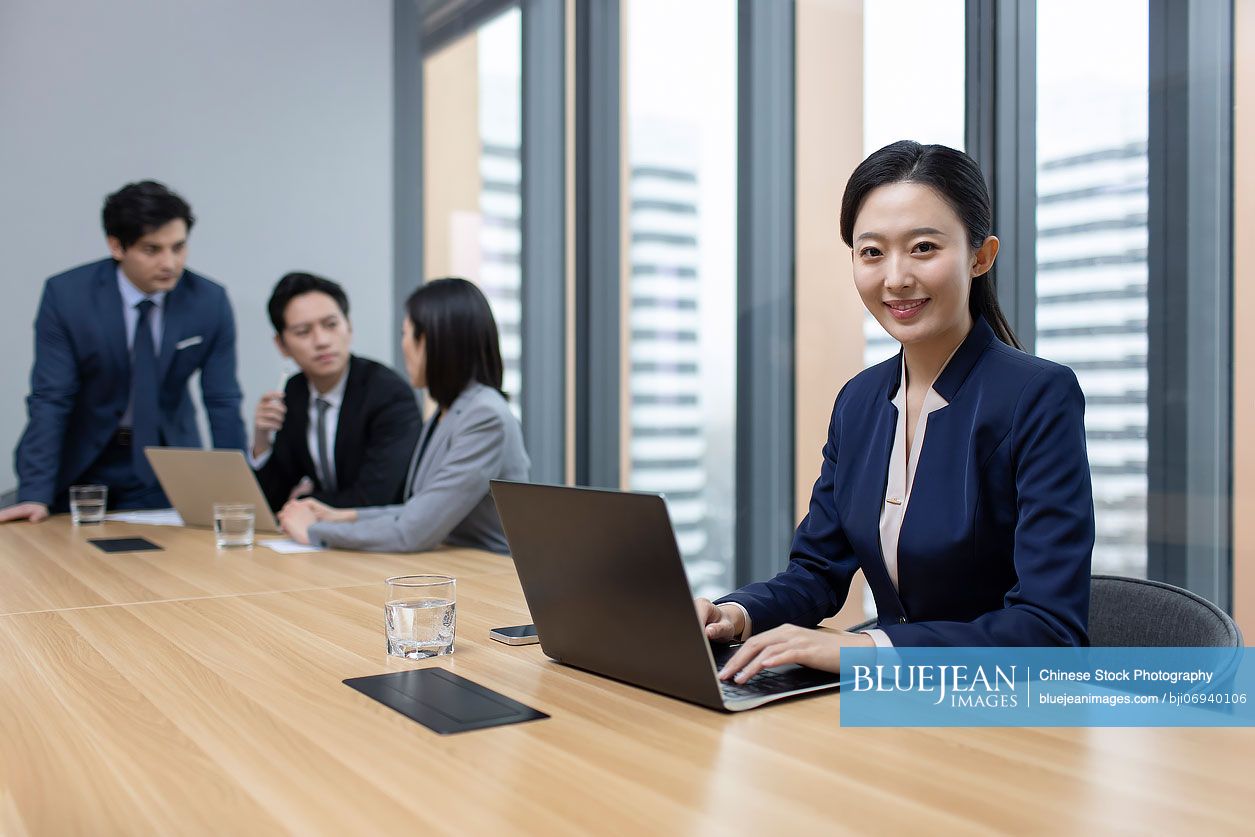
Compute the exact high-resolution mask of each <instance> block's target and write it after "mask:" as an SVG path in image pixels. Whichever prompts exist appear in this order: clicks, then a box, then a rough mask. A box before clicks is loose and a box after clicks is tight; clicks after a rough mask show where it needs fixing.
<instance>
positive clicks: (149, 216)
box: [100, 180, 196, 250]
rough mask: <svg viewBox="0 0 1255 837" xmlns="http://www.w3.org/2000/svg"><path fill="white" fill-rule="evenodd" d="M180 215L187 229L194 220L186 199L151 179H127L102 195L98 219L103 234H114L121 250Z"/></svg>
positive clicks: (110, 235)
mask: <svg viewBox="0 0 1255 837" xmlns="http://www.w3.org/2000/svg"><path fill="white" fill-rule="evenodd" d="M179 218H182V219H183V221H184V223H186V224H187V230H188V232H191V231H192V225H193V224H195V223H196V217H195V216H194V215H192V208H191V207H190V206H188V205H187V201H185V200H183V199H182V198H181V197H179V196H178V195H176V194H175V193H174V192H171V191H170V190H169V189H167V188H166V187H165V186H163V185H162V184H160V183H157V182H156V181H154V180H141V181H140V182H139V183H128V184H126V185H125V186H123V187H122V188H121V189H119V190H118V191H116V192H114V193H113V194H112V195H110V196H109V197H107V198H105V206H104V209H102V210H101V211H100V220H101V222H102V223H103V224H104V228H105V235H107V236H109V237H110V238H116V239H117V240H118V243H119V244H121V245H122V249H123V250H125V249H127V248H128V247H130V246H131V245H132V244H134V243H135V242H137V241H139V240H140V239H141V238H143V237H144V236H146V235H148V234H149V233H150V232H152V231H153V230H157V229H160V228H161V227H164V226H165V225H166V224H168V223H170V222H171V221H175V220H177V219H179Z"/></svg>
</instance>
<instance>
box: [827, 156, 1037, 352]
mask: <svg viewBox="0 0 1255 837" xmlns="http://www.w3.org/2000/svg"><path fill="white" fill-rule="evenodd" d="M891 183H919V184H920V185H922V186H928V187H930V188H931V189H932V190H933V191H934V192H936V193H937V194H938V195H940V196H941V199H942V200H944V201H945V202H946V203H947V204H949V205H950V208H951V209H953V210H954V213H955V214H956V215H958V216H959V220H960V221H962V222H963V226H965V227H966V228H967V238H968V242H969V243H970V245H971V247H972V249H973V250H975V249H976V248H978V247H980V246H981V244H983V243H984V242H985V239H986V238H988V237H989V235H990V233H991V232H992V231H993V207H992V206H991V202H990V200H989V190H988V189H986V188H985V178H984V177H982V176H981V173H980V167H979V166H978V165H976V161H975V160H973V159H972V158H971V157H969V156H967V155H966V154H964V153H963V152H962V151H955V150H954V149H953V148H948V147H946V146H944V145H920V144H919V143H918V142H912V141H911V140H901V141H899V142H895V143H893V144H892V145H886V146H885V147H884V148H882V149H880V150H879V151H876V152H874V153H873V154H872V155H871V156H870V157H868V158H867V159H866V160H864V161H863V162H861V163H859V164H858V168H856V169H855V170H854V174H852V175H850V181H849V182H848V183H846V185H845V195H844V196H843V197H842V198H841V238H842V239H844V240H845V243H846V245H847V246H849V247H853V246H854V219H855V218H856V217H857V216H858V212H859V210H860V209H861V208H862V206H863V201H864V200H866V199H867V196H868V194H870V193H871V191H872V190H873V189H876V188H878V187H880V186H887V185H889V184H891ZM967 305H968V309H969V310H970V311H971V312H972V317H973V318H975V317H984V318H985V321H986V322H988V323H989V325H990V327H991V328H992V329H993V330H994V334H996V335H997V336H998V339H999V340H1001V341H1002V342H1003V343H1006V344H1007V345H1010V346H1014V347H1016V348H1017V349H1023V348H1024V346H1023V344H1021V343H1020V341H1019V339H1018V338H1016V336H1015V332H1013V331H1012V330H1011V324H1010V323H1008V322H1007V318H1006V317H1005V316H1003V313H1002V309H1001V308H1000V307H999V306H998V287H997V285H996V284H995V283H994V274H993V270H992V269H990V270H989V271H988V272H987V273H985V274H984V275H983V276H978V277H976V278H975V279H973V280H972V291H971V294H970V295H969V296H968V300H967Z"/></svg>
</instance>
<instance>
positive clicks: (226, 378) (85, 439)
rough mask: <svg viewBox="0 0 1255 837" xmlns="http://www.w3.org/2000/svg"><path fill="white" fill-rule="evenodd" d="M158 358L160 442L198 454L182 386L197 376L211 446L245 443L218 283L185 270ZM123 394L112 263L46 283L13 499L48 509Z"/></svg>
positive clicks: (113, 426)
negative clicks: (193, 376)
mask: <svg viewBox="0 0 1255 837" xmlns="http://www.w3.org/2000/svg"><path fill="white" fill-rule="evenodd" d="M162 321H163V325H162V338H161V347H160V350H159V352H158V357H157V374H158V380H159V382H160V383H159V385H158V393H157V402H158V408H159V409H160V411H161V428H160V429H161V441H162V444H165V445H170V446H177V447H200V446H201V438H200V430H199V429H198V428H197V426H196V411H195V409H194V407H193V405H192V399H191V397H190V395H189V394H188V390H187V379H188V378H189V377H190V376H191V374H192V373H193V372H195V371H197V370H200V385H201V396H202V399H203V401H204V404H205V412H206V413H207V414H208V417H209V427H210V430H211V431H212V433H213V441H214V447H217V448H236V449H240V450H243V448H244V446H245V436H244V422H243V421H242V419H241V416H240V399H241V393H240V385H239V383H238V382H237V380H236V377H235V319H234V317H233V316H232V314H231V304H230V302H229V301H228V300H227V293H226V291H225V290H224V289H223V288H222V286H221V285H218V284H217V283H215V282H213V281H211V280H209V279H206V278H205V277H204V276H200V275H198V274H196V273H193V272H192V271H190V270H185V271H183V275H182V277H180V278H179V282H178V284H177V285H175V287H174V289H173V290H172V291H170V292H169V293H168V294H167V295H166V298H165V304H164V306H163V309H162ZM130 396H131V358H130V352H129V350H128V349H127V343H126V324H125V321H124V320H123V316H122V295H121V294H120V293H119V292H118V279H117V263H116V262H115V261H113V259H103V260H102V261H98V262H94V263H92V264H86V265H83V266H81V267H76V268H74V269H73V270H69V271H67V272H65V273H62V274H59V275H57V276H53V277H52V278H51V279H49V280H48V281H47V282H46V283H45V284H44V293H43V298H42V299H41V300H40V303H39V314H38V315H37V316H36V318H35V365H34V368H33V369H32V370H31V391H30V395H29V396H28V397H27V399H26V406H27V412H28V414H29V421H28V423H27V425H26V431H25V432H24V433H23V434H22V439H21V441H20V442H19V443H18V446H17V451H16V454H15V460H16V470H17V476H18V500H19V502H25V501H36V502H40V503H47V504H49V505H53V503H54V500H56V499H57V498H58V497H61V496H63V495H64V494H65V492H66V490H67V489H68V487H69V486H70V485H72V484H73V483H74V482H75V481H76V480H77V479H78V478H79V476H80V475H82V474H83V473H84V472H85V471H86V470H87V468H88V467H89V466H90V465H91V464H92V463H93V462H94V461H95V460H96V458H97V457H98V456H99V455H100V453H101V452H102V451H103V450H104V449H105V446H106V445H107V444H108V443H109V441H110V439H111V438H112V437H113V435H114V433H116V432H117V429H118V422H119V420H120V419H121V418H122V415H123V413H125V412H126V406H127V404H128V403H129V401H130Z"/></svg>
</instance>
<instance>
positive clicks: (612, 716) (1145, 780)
mask: <svg viewBox="0 0 1255 837" xmlns="http://www.w3.org/2000/svg"><path fill="white" fill-rule="evenodd" d="M135 535H139V536H143V537H147V538H149V539H150V540H152V541H154V542H156V543H158V544H160V545H161V546H163V547H165V550H164V551H161V552H141V553H128V554H112V555H107V554H104V553H102V552H99V551H98V550H97V549H95V548H94V547H93V546H91V545H90V544H88V543H87V542H86V539H87V538H89V537H102V536H105V537H109V536H135ZM418 572H442V573H450V574H453V575H456V576H457V578H458V625H457V637H458V638H457V651H456V653H455V654H453V655H452V656H451V657H446V658H442V659H441V660H439V661H427V662H413V663H412V662H408V661H405V660H398V659H394V658H391V657H388V656H387V655H386V654H385V653H384V640H383V607H382V601H383V584H382V581H383V579H384V578H385V577H386V576H389V575H396V574H402V573H418ZM526 621H528V616H527V610H526V607H525V605H524V601H523V597H522V594H521V592H520V590H519V585H518V580H517V578H516V577H515V574H514V570H513V567H512V564H511V563H510V560H509V559H508V558H503V557H501V556H496V555H490V554H487V553H480V552H474V551H468V550H449V551H439V552H432V553H425V554H419V555H405V556H399V555H364V554H352V553H342V552H327V553H320V554H302V555H280V554H277V553H274V552H272V551H270V550H268V549H265V548H261V547H258V548H256V549H254V550H252V551H229V552H218V551H216V550H215V549H214V546H213V539H212V536H211V534H210V533H209V532H206V531H203V530H193V529H177V528H167V527H154V526H135V525H127V524H119V523H106V524H104V525H103V526H94V527H83V528H81V529H74V528H73V527H71V526H70V525H69V522H68V520H66V519H64V518H56V519H53V520H50V521H47V522H45V523H42V524H38V525H32V524H27V523H21V524H10V525H6V526H0V833H3V834H26V833H30V834H110V833H127V834H142V833H159V834H187V833H208V832H213V833H232V834H244V833H249V834H252V833H281V832H300V833H341V834H344V833H365V832H369V831H376V830H383V829H392V830H399V829H402V828H405V829H407V830H413V831H414V832H415V833H423V832H428V831H438V832H454V831H457V832H463V833H474V834H478V833H488V832H492V833H501V832H506V833H509V832H543V833H570V832H598V833H601V832H613V833H630V832H646V831H654V832H657V831H662V830H665V832H667V833H685V832H698V831H701V832H714V831H716V830H720V829H722V828H724V827H727V828H730V829H732V830H733V831H734V832H737V833H739V832H743V831H751V830H753V831H764V832H770V833H814V832H816V831H823V832H825V833H832V832H844V831H848V832H866V831H876V832H891V833H898V832H905V831H907V830H908V829H910V830H919V829H923V830H924V831H925V832H926V833H937V832H973V831H978V832H979V831H984V832H994V831H999V832H1001V831H1013V832H1017V833H1020V832H1032V833H1044V832H1055V833H1064V832H1069V833H1070V832H1077V831H1080V830H1082V829H1086V830H1089V829H1094V828H1101V829H1104V830H1107V829H1110V830H1115V831H1119V832H1150V831H1153V832H1160V833H1163V832H1177V833H1186V832H1190V833H1200V832H1204V831H1220V832H1238V831H1242V830H1245V829H1249V828H1250V825H1251V822H1252V820H1255V794H1253V793H1252V787H1253V785H1252V775H1253V773H1252V765H1253V764H1255V730H1252V729H1230V730H1224V729H1214V730H1213V729H888V730H886V729H853V728H851V729H842V728H841V727H840V726H839V723H838V707H839V701H840V697H839V696H838V695H835V694H832V695H825V696H821V697H817V698H811V699H804V700H797V701H793V702H788V703H785V704H781V705H777V706H769V707H765V708H762V709H757V710H753V711H750V712H746V713H741V714H737V715H727V714H721V713H717V712H712V711H709V710H706V709H702V708H700V707H696V706H691V705H688V704H685V703H681V702H679V701H675V700H671V699H669V698H665V697H661V696H659V695H654V694H651V693H649V692H644V691H641V690H638V689H634V688H632V687H629V686H625V685H622V684H619V683H615V682H611V681H608V680H605V679H602V678H598V677H595V676H593V675H589V674H585V673H582V672H579V671H576V670H573V669H570V668H565V667H563V666H559V665H557V664H554V663H552V662H550V661H548V660H546V658H545V657H544V655H543V654H542V653H541V651H540V648H539V646H526V647H516V648H512V647H509V646H505V645H501V644H498V643H496V642H493V641H491V640H489V639H488V630H489V628H491V627H495V626H498V625H511V624H519V623H523V622H526ZM609 639H610V641H613V638H612V637H611V638H609ZM623 641H630V638H627V637H625V638H624V639H623ZM421 665H437V666H442V667H445V668H447V669H449V670H450V671H454V672H457V673H458V674H461V675H463V676H465V677H468V678H471V679H472V680H475V681H477V682H479V683H481V684H483V685H485V686H487V687H489V688H491V689H494V690H496V691H499V692H502V693H504V694H506V695H508V696H510V697H512V698H515V699H516V700H519V701H522V702H523V703H526V704H528V705H530V706H533V707H535V708H537V709H540V710H542V711H544V712H547V713H549V714H550V715H551V716H552V717H551V718H550V719H548V720H542V721H537V722H532V723H526V724H518V725H515V726H509V727H501V728H497V729H486V730H479V731H476V732H469V733H464V734H460V735H453V736H439V735H436V734H434V733H432V732H429V731H428V730H427V729H426V728H424V727H422V726H420V725H418V724H416V723H414V722H412V721H410V720H408V719H407V718H405V717H403V716H402V715H400V714H398V713H396V712H393V711H392V710H390V709H388V708H386V707H384V706H383V705H381V704H378V703H375V702H374V701H372V700H370V699H369V698H367V697H365V696H363V695H361V694H359V693H358V692H356V691H354V690H352V689H350V688H349V687H347V686H345V685H343V684H342V683H341V682H340V681H342V680H343V679H345V678H347V677H357V676H362V675H370V674H379V673H384V672H389V671H398V670H402V669H406V668H413V667H417V666H421ZM1248 833H1249V832H1248Z"/></svg>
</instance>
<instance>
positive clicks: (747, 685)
mask: <svg viewBox="0 0 1255 837" xmlns="http://www.w3.org/2000/svg"><path fill="white" fill-rule="evenodd" d="M788 673H789V674H792V672H788ZM719 688H720V690H722V691H723V696H724V697H726V698H732V699H736V698H748V697H759V696H760V695H774V694H778V693H780V692H788V691H792V690H793V689H797V688H801V687H799V686H798V685H797V684H796V682H795V680H794V678H792V677H786V676H784V675H783V674H781V673H780V672H778V671H760V672H758V674H755V675H754V676H753V677H751V678H750V679H749V680H746V681H745V682H744V683H725V682H720V683H719Z"/></svg>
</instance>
